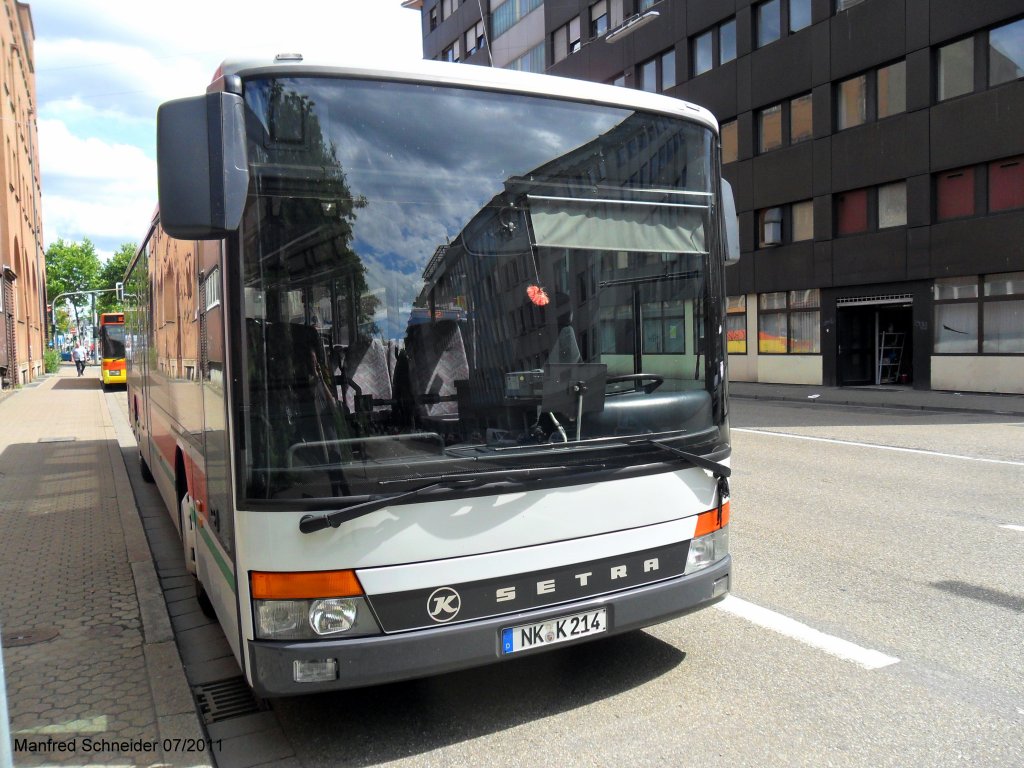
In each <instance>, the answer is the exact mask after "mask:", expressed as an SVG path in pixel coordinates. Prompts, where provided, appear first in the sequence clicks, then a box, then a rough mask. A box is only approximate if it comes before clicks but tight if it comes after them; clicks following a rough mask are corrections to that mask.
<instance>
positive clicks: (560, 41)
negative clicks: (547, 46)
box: [551, 16, 580, 63]
mask: <svg viewBox="0 0 1024 768" xmlns="http://www.w3.org/2000/svg"><path fill="white" fill-rule="evenodd" d="M551 47H552V50H553V51H554V62H555V63H557V62H559V61H561V60H562V59H564V58H565V57H566V56H568V55H569V54H571V53H576V52H577V51H579V49H580V17H579V16H577V17H576V18H574V19H572V20H571V21H569V23H568V24H563V25H562V26H560V27H559V28H558V29H556V30H555V31H554V33H553V34H552V35H551Z"/></svg>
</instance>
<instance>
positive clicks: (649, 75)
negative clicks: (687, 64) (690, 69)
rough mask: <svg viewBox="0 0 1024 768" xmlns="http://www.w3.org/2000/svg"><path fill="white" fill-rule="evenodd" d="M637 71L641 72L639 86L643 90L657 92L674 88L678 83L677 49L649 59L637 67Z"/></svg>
mask: <svg viewBox="0 0 1024 768" xmlns="http://www.w3.org/2000/svg"><path fill="white" fill-rule="evenodd" d="M637 71H638V73H639V82H638V83H637V87H638V88H640V89H641V90H644V91H650V92H651V93H657V92H659V91H665V90H667V89H669V88H672V87H673V86H675V84H676V52H675V49H674V48H673V49H671V50H668V51H665V53H662V54H660V55H658V56H655V57H654V58H653V59H648V60H647V61H645V62H643V63H642V64H641V65H640V66H639V67H638V68H637Z"/></svg>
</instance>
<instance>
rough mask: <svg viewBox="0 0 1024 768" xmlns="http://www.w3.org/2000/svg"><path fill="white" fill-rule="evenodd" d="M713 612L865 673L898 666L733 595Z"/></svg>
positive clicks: (894, 660) (891, 659)
mask: <svg viewBox="0 0 1024 768" xmlns="http://www.w3.org/2000/svg"><path fill="white" fill-rule="evenodd" d="M715 608H718V609H719V610H722V611H725V612H726V613H731V614H733V615H734V616H739V617H740V618H742V619H746V620H747V621H750V622H753V623H754V624H757V625H758V626H760V627H764V628H765V629H770V630H772V631H773V632H778V633H779V634H780V635H785V636H786V637H791V638H793V639H794V640H799V641H800V642H802V643H806V644H807V645H809V646H811V647H812V648H817V649H818V650H821V651H825V653H830V654H832V655H833V656H838V657H839V658H840V659H845V660H846V661H852V662H853V663H854V664H859V665H860V666H862V667H864V668H865V669H881V668H882V667H887V666H889V665H890V664H896V663H897V662H899V659H897V658H896V657H895V656H886V655H885V654H884V653H881V652H880V651H873V650H871V649H870V648H862V647H861V646H859V645H856V644H854V643H851V642H849V641H848V640H843V639H841V638H838V637H835V636H833V635H826V634H825V633H824V632H820V631H818V630H817V629H814V628H812V627H809V626H807V625H806V624H802V623H801V622H799V621H797V620H796V619H791V618H789V617H788V616H783V615H782V614H781V613H776V612H775V611H770V610H768V609H767V608H762V607H761V606H759V605H754V604H753V603H748V602H747V601H746V600H742V599H740V598H738V597H736V596H735V595H728V596H726V598H725V599H724V600H723V601H722V602H720V603H716V604H715Z"/></svg>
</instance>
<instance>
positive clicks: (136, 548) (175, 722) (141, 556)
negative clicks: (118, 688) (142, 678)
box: [104, 397, 213, 767]
mask: <svg viewBox="0 0 1024 768" xmlns="http://www.w3.org/2000/svg"><path fill="white" fill-rule="evenodd" d="M104 404H105V405H107V408H106V412H107V419H108V423H109V425H110V433H111V438H115V437H116V440H114V439H111V440H108V442H107V445H108V451H109V455H110V465H111V466H112V467H113V469H114V483H113V489H112V490H113V498H112V499H111V502H112V503H113V504H116V506H117V511H118V514H119V516H120V518H121V527H122V528H123V530H124V540H125V548H126V550H127V556H128V561H129V563H130V564H131V569H132V576H133V578H134V580H135V594H136V596H137V597H138V601H139V612H140V615H141V616H142V632H143V637H144V648H143V650H144V653H145V660H146V662H145V663H146V673H147V675H148V677H149V687H150V692H151V693H152V696H153V703H154V705H155V707H156V714H157V732H158V733H157V735H158V737H159V739H160V742H161V744H167V743H170V744H182V745H187V744H190V743H191V744H195V743H200V742H201V740H203V739H205V738H206V734H205V733H204V732H203V728H202V726H201V725H200V722H199V716H198V713H197V712H196V707H195V702H194V701H193V699H192V691H191V689H190V688H189V685H188V682H187V681H186V679H185V671H184V667H183V665H182V661H181V657H180V656H179V655H178V649H177V646H176V645H175V642H174V633H173V631H172V630H171V620H170V618H169V617H168V615H167V605H166V603H165V602H164V596H163V590H162V589H161V588H160V581H159V579H158V578H157V574H156V568H155V567H154V565H153V558H152V554H151V553H150V549H149V543H148V542H147V540H146V533H145V531H144V530H143V527H142V521H141V519H140V517H139V512H138V509H137V508H136V506H135V497H134V495H133V493H132V487H131V483H130V481H129V480H128V471H127V469H126V468H125V465H124V458H123V455H122V453H121V448H122V447H124V446H132V445H134V444H135V441H134V439H133V437H132V434H131V428H130V427H129V425H128V423H127V422H126V421H125V419H124V416H123V414H122V413H121V412H120V410H119V409H118V408H116V407H111V406H110V403H109V400H108V398H106V397H105V398H104ZM163 760H164V764H165V765H168V766H171V765H181V766H186V765H187V766H196V767H201V766H212V765H213V762H212V761H211V760H210V757H209V752H197V751H192V750H185V749H182V750H172V751H165V752H164V754H163Z"/></svg>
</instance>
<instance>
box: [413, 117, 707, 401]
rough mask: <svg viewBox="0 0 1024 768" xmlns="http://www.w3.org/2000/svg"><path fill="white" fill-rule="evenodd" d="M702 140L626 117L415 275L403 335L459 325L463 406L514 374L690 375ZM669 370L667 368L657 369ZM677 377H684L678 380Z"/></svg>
mask: <svg viewBox="0 0 1024 768" xmlns="http://www.w3.org/2000/svg"><path fill="white" fill-rule="evenodd" d="M707 141H708V139H707V137H706V132H704V131H703V130H701V129H699V128H697V127H695V126H688V125H686V124H683V123H681V122H680V121H678V120H673V119H670V118H659V117H655V116H649V115H633V116H632V117H630V118H629V119H627V120H625V121H622V122H621V123H619V124H618V125H616V126H615V127H613V128H612V129H611V130H609V131H606V132H605V133H604V134H602V135H601V136H599V137H597V138H596V139H594V140H593V141H591V142H588V143H586V144H584V145H582V146H580V147H578V148H576V149H575V150H573V151H572V152H568V153H566V154H564V155H562V156H561V157H558V158H556V159H554V160H552V161H550V162H548V163H546V164H544V165H542V166H540V167H538V168H536V169H534V170H532V171H530V172H529V173H526V174H523V175H521V176H518V177H514V178H509V179H507V180H506V182H505V184H504V187H505V190H504V191H503V192H502V193H501V194H499V195H496V196H495V197H494V198H492V199H491V200H490V202H489V203H488V204H487V205H486V206H484V207H483V208H482V209H481V210H480V211H479V212H478V213H477V214H476V215H475V216H474V217H473V219H472V220H471V221H469V222H468V223H467V224H466V226H465V227H464V228H463V229H462V231H461V232H460V234H459V235H458V236H457V237H456V238H455V240H454V241H453V242H452V243H451V245H443V246H440V247H439V248H438V249H437V251H436V252H435V253H434V255H433V257H432V258H431V259H430V261H429V263H428V264H427V267H426V269H425V270H424V272H423V279H424V288H423V290H422V291H421V292H420V294H419V296H418V298H417V300H416V302H415V305H416V307H417V308H418V309H417V310H416V311H418V312H421V313H422V314H418V315H417V314H414V316H413V317H411V318H410V321H409V322H410V324H415V323H419V322H422V319H423V317H424V316H426V317H436V318H439V319H440V318H441V316H442V314H443V313H449V317H448V319H457V317H456V315H458V313H463V315H464V322H460V331H461V334H462V336H463V341H464V343H465V347H466V353H467V356H468V368H469V371H470V376H471V379H472V381H471V386H470V390H471V391H472V393H473V401H474V402H475V403H476V404H478V405H482V404H485V403H490V404H493V403H497V402H500V401H502V400H503V399H504V398H505V397H506V395H507V385H506V384H507V383H506V379H505V376H506V374H507V373H508V372H510V371H530V370H537V369H542V368H544V367H545V365H547V364H548V363H551V362H561V363H574V362H585V363H587V362H602V363H605V364H607V365H608V366H609V372H610V373H613V374H617V375H622V374H635V373H639V372H641V371H642V370H644V369H650V367H651V364H650V362H649V361H645V360H644V358H645V356H646V357H648V358H649V357H650V356H651V355H656V354H673V355H675V356H677V357H679V358H680V359H678V360H677V361H676V365H675V367H674V369H671V370H670V373H671V377H672V378H673V379H678V380H681V379H684V378H687V379H691V380H692V379H693V378H695V376H694V372H693V366H692V365H691V366H689V367H688V368H687V367H685V366H684V365H683V361H682V359H681V356H682V355H684V354H687V353H688V354H689V356H690V358H691V359H692V360H693V361H695V360H696V353H697V350H696V349H695V348H694V346H695V344H694V343H693V342H692V341H691V343H690V344H687V343H686V332H687V329H689V331H690V334H691V337H693V334H694V333H695V331H696V328H697V326H698V324H699V317H700V314H701V309H700V308H699V306H697V305H696V302H695V301H694V299H697V298H700V297H699V291H700V287H699V286H698V285H697V283H698V282H699V280H698V278H700V276H701V275H702V270H703V267H702V263H703V261H702V260H703V257H704V255H705V254H706V252H707V246H706V244H705V235H706V233H705V229H706V226H705V225H706V215H707V212H708V203H709V199H710V198H709V195H710V191H711V187H710V166H709V157H710V153H709V151H708V146H707ZM661 368H662V369H664V368H665V366H664V365H662V366H661ZM684 368H685V370H684Z"/></svg>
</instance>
